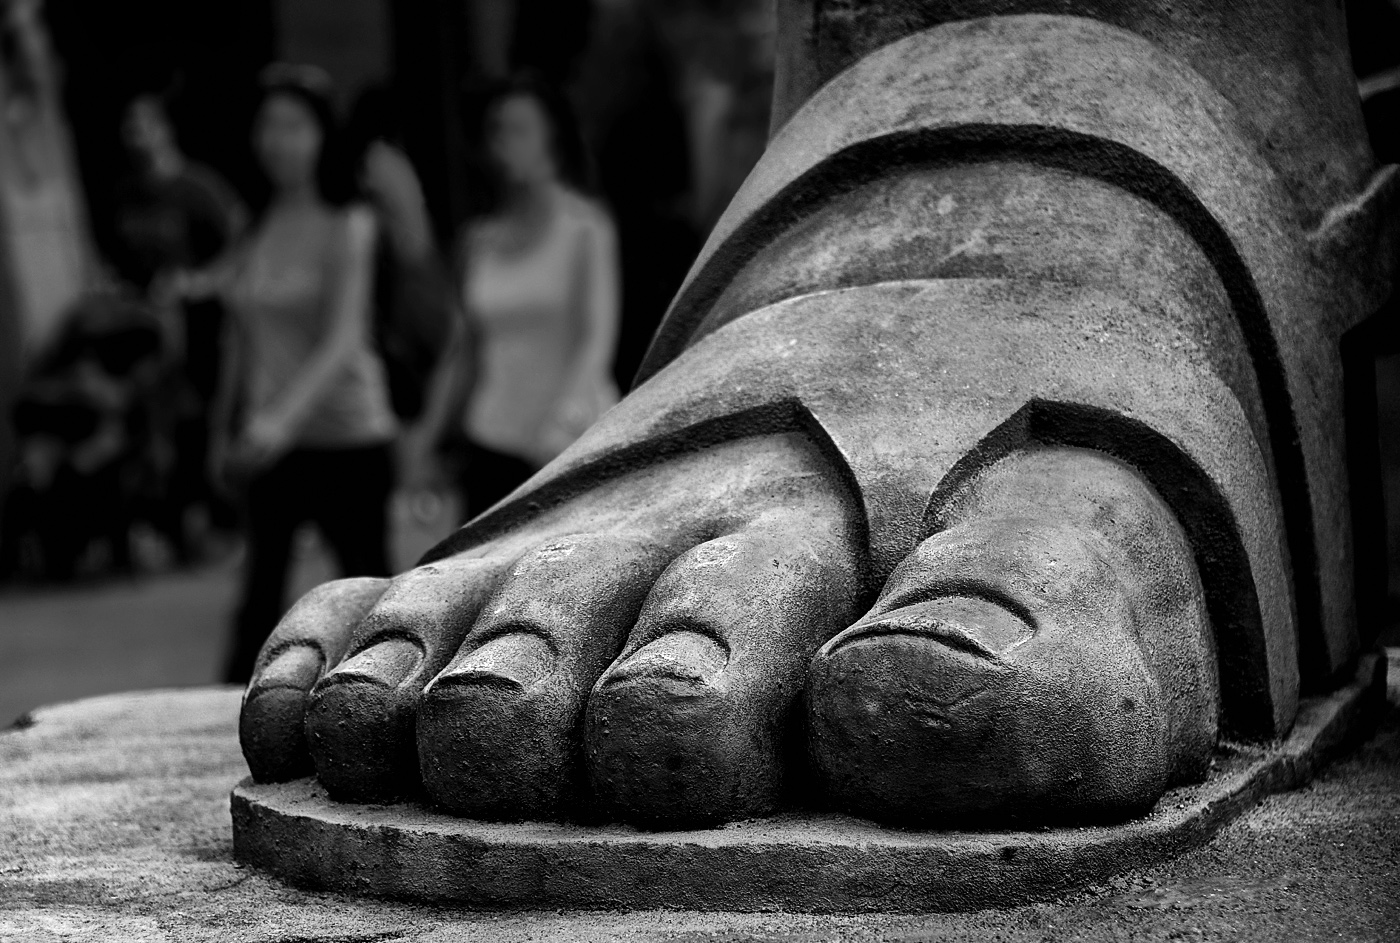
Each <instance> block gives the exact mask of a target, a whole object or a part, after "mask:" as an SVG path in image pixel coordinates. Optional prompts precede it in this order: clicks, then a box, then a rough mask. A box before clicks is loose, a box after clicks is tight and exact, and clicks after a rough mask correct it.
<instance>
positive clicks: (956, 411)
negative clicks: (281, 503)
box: [241, 0, 1397, 829]
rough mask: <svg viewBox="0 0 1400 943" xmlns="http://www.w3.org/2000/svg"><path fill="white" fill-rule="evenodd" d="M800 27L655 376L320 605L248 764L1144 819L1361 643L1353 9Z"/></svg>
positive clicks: (556, 806)
mask: <svg viewBox="0 0 1400 943" xmlns="http://www.w3.org/2000/svg"><path fill="white" fill-rule="evenodd" d="M779 15H780V26H779V51H778V69H779V75H778V82H777V93H776V102H775V128H776V130H775V132H774V134H773V137H772V140H771V143H770V146H769V148H768V151H767V153H766V154H765V156H764V158H763V160H762V161H761V162H760V164H759V165H758V167H757V168H756V169H755V171H754V172H753V174H752V175H751V177H750V178H749V180H748V181H747V182H746V184H745V185H744V187H743V189H742V190H741V192H740V193H739V194H738V196H737V197H736V198H735V200H734V202H733V204H732V205H731V206H730V208H729V210H728V212H727V213H726V214H725V216H724V217H723V218H722V219H721V221H720V222H719V224H718V226H717V227H716V229H715V231H714V233H713V235H712V236H711V238H710V240H709V242H708V244H707V245H706V247H705V249H704V250H703V252H702V254H701V256H700V258H699V260H698V261H697V262H696V263H695V265H694V267H693V269H692V271H691V273H690V276H689V278H688V280H687V282H686V284H685V285H684V287H683V288H682V290H681V292H680V293H679V295H678V297H677V298H676V300H675V302H674V304H673V305H672V307H671V309H670V311H669V313H668V315H667V318H666V320H665V322H664V323H663V325H662V327H661V329H660V331H659V333H658V335H657V337H656V339H655V341H654V343H653V346H652V349H651V353H650V355H649V358H648V361H647V363H646V364H645V365H644V366H643V369H642V373H641V375H640V377H639V383H638V385H637V387H636V388H635V389H634V391H633V392H632V394H631V395H630V396H629V397H627V398H626V399H625V400H624V401H623V402H622V404H621V405H619V406H618V407H617V408H615V409H614V410H613V411H612V412H611V413H609V414H608V415H607V416H606V417H604V419H603V420H602V421H601V422H600V423H599V424H598V425H597V426H596V427H594V429H593V430H592V431H591V432H589V433H588V434H587V435H586V436H585V437H584V438H583V439H582V440H581V441H580V442H578V443H577V444H576V445H575V446H574V447H573V448H572V449H571V450H570V451H568V452H567V453H565V454H564V455H563V456H562V457H561V458H560V459H559V460H558V461H556V462H555V463H553V464H552V465H550V466H549V467H547V468H546V469H545V470H544V471H543V472H541V473H540V474H539V475H538V476H536V478H535V479H533V480H532V481H531V482H529V483H528V484H527V485H525V486H524V487H523V488H521V489H520V490H519V491H518V492H517V493H516V494H514V495H513V496H511V497H510V498H508V499H507V500H506V501H504V502H503V503H502V504H500V505H498V506H497V507H495V508H493V509H492V510H490V511H489V512H487V513H486V514H485V515H483V516H482V517H480V518H478V519H477V520H475V521H473V522H472V523H470V524H469V525H468V526H466V527H465V528H463V529H462V530H461V531H460V532H459V533H457V534H456V535H455V536H453V537H452V538H450V539H449V540H447V541H446V542H444V543H443V544H442V545H440V546H439V547H438V548H436V549H435V550H434V551H432V552H431V553H430V554H429V555H428V557H427V559H426V560H425V561H424V562H423V563H422V564H421V565H420V566H418V567H417V568H416V569H414V570H411V571H409V572H408V573H405V574H403V575H402V576H399V577H398V578H396V579H394V580H392V581H379V580H364V579H361V580H344V581H339V582H334V583H329V584H326V585H324V586H322V587H320V588H318V589H316V590H314V591H313V592H311V593H310V594H309V595H307V596H306V597H305V598H303V599H302V600H301V601H300V602H299V603H297V605H296V606H295V607H294V608H293V610H292V611H291V612H290V613H289V614H288V615H287V617H286V618H285V619H284V621H283V622H282V624H281V625H280V626H279V627H278V629H277V630H276V632H275V633H274V635H273V636H272V638H271V640H270V641H269V642H268V644H267V646H266V647H265V648H264V650H263V652H262V655H261V658H260V661H259V665H258V670H257V674H256V676H255V679H254V681H253V683H252V685H251V686H250V687H249V689H248V691H247V694H246V696H245V700H244V704H243V713H242V720H241V734H242V743H243V749H244V752H245V755H246V756H247V759H248V763H249V766H250V767H251V769H252V773H253V776H254V778H255V779H256V780H258V781H261V782H272V781H281V780H286V779H290V778H294V777H300V776H305V775H311V774H313V773H314V775H316V776H317V777H318V778H319V780H320V782H321V783H322V784H323V785H324V786H325V788H326V790H328V792H329V793H330V795H331V796H332V797H333V798H336V799H339V800H342V801H345V802H382V801H388V800H393V799H398V798H405V797H419V798H422V799H423V800H425V801H426V802H427V803H429V804H430V805H432V806H434V807H437V808H439V809H443V810H447V811H450V812H453V813H456V814H460V815H463V816H470V817H474V818H483V819H489V820H499V821H509V820H520V819H572V820H577V821H584V822H587V821H600V820H611V821H623V822H628V823H634V824H636V825H639V826H642V827H646V828H662V829H665V828H677V827H690V826H699V825H710V824H719V823H723V822H726V821H731V820H736V819H741V818H749V817H754V816H762V815H765V814H768V813H771V812H774V811H775V810H779V809H783V808H792V807H830V808H836V809H840V810H845V811H849V812H852V813H854V814H856V815H859V816H864V817H868V818H872V819H875V820H877V821H879V822H883V823H887V824H891V825H896V826H904V827H915V828H920V829H940V828H949V827H958V828H969V827H971V828H993V827H998V826H1002V825H1005V824H1007V823H1021V824H1059V823H1068V822H1086V821H1111V820H1121V819H1123V818H1126V817H1129V816H1132V815H1135V814H1138V813H1141V812H1143V811H1145V810H1147V809H1149V808H1150V807H1151V806H1152V804H1153V803H1154V802H1155V801H1156V800H1157V798H1158V797H1159V796H1160V795H1161V794H1162V793H1163V791H1164V790H1165V789H1167V788H1168V787H1169V786H1171V785H1173V784H1176V783H1181V782H1186V781H1190V780H1192V779H1199V778H1200V777H1202V776H1203V775H1204V774H1205V772H1206V769H1207V766H1208V763H1209V761H1210V756H1211V751H1212V748H1213V747H1214V745H1215V744H1216V742H1217V738H1218V737H1220V736H1222V735H1228V736H1229V737H1231V738H1235V739H1241V740H1255V741H1266V740H1269V739H1271V738H1276V737H1279V736H1281V735H1283V734H1284V733H1285V732H1286V731H1287V730H1288V729H1289V727H1290V725H1291V724H1292V722H1293V719H1294V716H1295V713H1296V710H1297V704H1298V697H1299V690H1300V686H1303V687H1307V688H1311V689H1316V690H1325V689H1326V688H1327V686H1328V685H1330V684H1333V683H1335V680H1336V679H1337V678H1339V677H1340V676H1341V672H1343V671H1344V670H1345V669H1346V668H1347V667H1348V666H1349V665H1350V664H1352V663H1354V661H1355V659H1356V657H1357V655H1358V653H1359V652H1360V651H1361V650H1362V648H1363V645H1364V644H1365V642H1366V639H1365V637H1364V634H1363V632H1362V631H1361V630H1360V629H1359V628H1358V620H1357V615H1356V605H1355V602H1354V600H1355V598H1356V588H1355V586H1354V571H1355V564H1354V558H1353V534H1352V530H1353V527H1352V519H1351V516H1350V511H1349V508H1350V504H1349V484H1348V476H1347V466H1346V459H1347V448H1348V438H1347V437H1348V430H1347V428H1346V422H1345V419H1344V417H1345V415H1346V409H1345V406H1346V403H1345V389H1346V384H1345V383H1344V376H1343V368H1344V363H1343V356H1342V344H1343V340H1344V338H1345V337H1346V336H1347V334H1348V332H1349V331H1351V330H1352V329H1354V328H1355V327H1356V326H1357V325H1358V324H1361V323H1362V322H1363V321H1364V320H1365V319H1366V318H1367V317H1368V316H1370V315H1372V314H1373V313H1375V312H1377V311H1378V310H1380V309H1381V308H1382V306H1383V304H1384V303H1385V302H1386V300H1387V298H1388V296H1389V293H1390V290H1391V284H1392V277H1393V274H1394V273H1393V269H1394V263H1395V261H1396V259H1397V251H1396V250H1397V242H1396V241H1395V229H1394V220H1395V213H1394V205H1395V194H1396V192H1397V187H1396V177H1395V175H1394V174H1393V173H1391V170H1392V169H1393V168H1386V169H1384V170H1377V169H1376V168H1375V167H1374V166H1373V161H1372V159H1371V157H1370V154H1369V151H1368V148H1367V145H1366V138H1365V135H1364V132H1363V129H1362V126H1361V119H1360V113H1359V110H1358V105H1357V101H1356V93H1355V85H1354V82H1353V80H1352V76H1351V73H1350V67H1349V63H1348V59H1347V53H1346V33H1345V27H1344V23H1343V20H1342V13H1341V5H1340V4H1337V3H1333V2H1331V0H1308V2H1295V0H1253V2H1241V3H1232V4H1220V3H1218V2H1216V0H1173V2H1170V3H1168V2H1166V0H780V3H779ZM1350 434H1351V435H1352V437H1353V446H1354V445H1355V437H1356V435H1357V433H1356V432H1355V430H1353V431H1352V432H1351V433H1350ZM862 613H864V614H862Z"/></svg>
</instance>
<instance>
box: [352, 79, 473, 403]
mask: <svg viewBox="0 0 1400 943" xmlns="http://www.w3.org/2000/svg"><path fill="white" fill-rule="evenodd" d="M346 130H347V133H346V138H347V140H348V148H347V150H348V152H349V155H350V157H351V166H352V167H354V168H356V170H357V182H358V186H359V194H360V196H361V198H363V200H364V201H365V203H366V204H367V205H368V206H369V207H370V208H371V209H372V210H374V214H375V217H376V220H377V222H378V231H379V239H378V240H377V242H376V251H375V263H374V336H375V342H376V345H377V347H378V350H379V353H380V356H381V358H382V359H383V361H384V366H385V369H386V370H387V373H388V381H389V399H390V402H391V403H392V404H393V407H394V412H395V413H396V414H397V415H398V417H399V418H400V419H401V420H403V421H405V422H412V421H413V420H415V419H417V418H418V417H419V416H420V415H421V414H422V412H423V405H424V399H425V395H426V387H427V381H428V378H429V377H430V376H431V375H432V372H433V368H434V367H435V366H436V365H437V362H438V360H439V358H440V357H441V355H442V351H443V349H444V347H446V345H447V343H448V341H449V339H450V337H451V331H452V321H453V317H454V312H455V307H454V305H453V301H452V286H451V282H450V279H449V278H448V276H447V271H446V266H444V265H443V262H442V256H441V255H440V253H439V252H438V248H437V244H436V241H435V240H434V238H433V230H432V223H431V221H430V220H429V217H428V208H427V204H426V202H425V200H424V198H423V187H422V184H421V182H420V181H419V178H418V173H417V171H416V170H415V169H414V167H413V163H412V161H411V160H409V157H408V155H407V153H406V152H405V150H404V146H403V143H402V128H401V127H400V125H399V121H398V116H397V113H396V111H395V109H394V108H393V102H392V100H391V98H390V95H389V92H388V89H386V88H384V87H382V86H375V87H371V88H369V89H366V90H365V91H364V92H362V93H361V94H360V96H359V97H358V98H357V99H356V101H355V105H354V107H352V108H351V110H350V119H349V121H348V122H347V129H346Z"/></svg>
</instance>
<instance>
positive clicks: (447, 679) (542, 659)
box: [433, 632, 555, 690]
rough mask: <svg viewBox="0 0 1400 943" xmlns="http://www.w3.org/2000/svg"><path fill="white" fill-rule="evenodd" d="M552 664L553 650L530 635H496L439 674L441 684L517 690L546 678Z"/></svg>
mask: <svg viewBox="0 0 1400 943" xmlns="http://www.w3.org/2000/svg"><path fill="white" fill-rule="evenodd" d="M554 665H555V657H554V649H553V647H552V646H551V645H550V644H549V642H548V641H546V640H545V639H543V638H541V637H540V636H539V635H536V634H535V633H533V632H511V633H510V634H508V635H498V636H496V637H495V638H493V639H488V640H487V641H486V642H484V643H483V644H481V645H480V646H478V647H477V648H476V649H475V650H473V651H471V652H469V653H467V654H466V655H465V656H464V657H462V658H460V659H459V660H458V661H457V662H456V663H455V664H453V665H452V666H451V667H449V668H448V669H447V670H446V671H445V672H443V673H442V675H440V676H439V677H438V679H437V681H435V682H434V684H433V686H434V687H437V686H438V685H441V684H487V685H490V684H500V683H502V682H504V683H505V684H506V685H508V686H510V687H516V688H519V689H521V690H524V689H525V688H528V687H530V685H532V684H534V683H536V682H537V681H539V680H541V679H542V678H545V677H547V676H548V675H549V674H550V673H551V672H552V671H553V670H554Z"/></svg>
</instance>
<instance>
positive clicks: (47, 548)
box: [0, 64, 659, 681]
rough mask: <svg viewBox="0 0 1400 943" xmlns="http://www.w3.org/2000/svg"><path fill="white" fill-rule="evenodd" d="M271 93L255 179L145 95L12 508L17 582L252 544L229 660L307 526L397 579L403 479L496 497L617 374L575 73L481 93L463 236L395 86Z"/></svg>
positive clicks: (27, 427)
mask: <svg viewBox="0 0 1400 943" xmlns="http://www.w3.org/2000/svg"><path fill="white" fill-rule="evenodd" d="M259 94H260V97H259V101H258V105H257V108H256V113H255V117H254V119H253V124H252V127H251V128H250V129H249V138H250V140H251V143H252V148H253V153H254V155H255V158H256V163H257V167H258V169H259V171H260V173H261V177H262V182H263V184H264V186H263V187H262V188H261V189H260V190H259V192H258V196H257V198H256V199H250V198H246V197H245V196H241V195H240V194H239V193H237V192H235V190H234V188H233V187H231V186H230V185H229V184H228V183H227V182H226V181H225V180H224V179H222V178H221V177H220V176H219V175H218V174H217V173H216V172H214V171H213V170H212V169H210V168H209V167H207V166H204V165H202V164H200V163H198V162H196V161H194V160H191V159H190V158H188V157H187V156H186V155H185V154H184V153H183V152H182V150H181V147H180V142H179V140H178V136H177V134H176V132H175V129H174V125H173V123H172V121H171V118H170V115H169V113H168V112H169V109H168V108H167V104H166V102H165V101H164V100H163V98H162V97H161V96H160V95H158V94H141V95H137V96H136V97H134V98H133V99H132V100H131V101H130V102H129V103H128V104H127V106H126V108H125V112H124V116H123V119H122V122H121V130H120V133H121V139H122V142H123V145H124V148H125V151H126V153H127V155H128V157H129V165H130V172H129V174H128V175H127V176H126V177H125V178H124V179H123V180H122V181H121V183H120V184H119V186H118V187H117V189H116V191H115V192H116V199H115V220H114V225H113V227H112V232H113V233H114V234H115V238H114V239H113V240H112V247H113V248H112V249H110V250H109V251H108V253H107V255H108V258H107V259H106V262H107V276H106V277H105V278H104V279H103V281H102V284H100V285H99V286H98V287H97V288H96V289H95V290H93V291H90V292H88V293H87V294H86V295H85V296H84V298H83V300H82V301H81V303H80V304H78V305H77V306H75V307H74V308H73V310H71V311H70V312H69V314H68V315H67V317H66V318H65V319H64V323H63V326H62V328H61V330H60V331H59V332H58V335H57V337H56V339H55V341H54V342H53V343H51V344H50V345H48V347H47V348H46V349H45V350H44V351H43V353H42V355H41V356H39V357H38V358H36V359H35V360H34V361H32V363H31V366H30V369H29V371H28V375H27V378H26V380H25V381H24V385H23V388H22V390H21V392H20V395H19V397H18V400H17V403H16V405H15V408H14V413H13V416H14V423H15V428H16V432H17V435H18V438H19V443H18V448H17V454H18V461H17V467H16V470H15V474H14V475H13V477H12V479H11V487H10V492H9V494H8V495H7V496H6V500H5V501H4V504H3V519H0V578H17V577H18V578H28V579H47V580H63V579H68V578H71V577H73V576H74V575H82V574H91V573H98V572H110V571H113V570H118V571H120V570H130V569H131V568H133V567H139V566H141V565H142V561H140V560H135V559H133V557H134V555H136V556H140V555H141V553H142V552H144V553H146V555H147V556H149V555H150V553H151V552H152V551H151V548H152V547H155V548H157V550H158V555H159V554H163V555H164V556H165V558H166V559H168V560H169V561H170V563H172V564H178V563H186V562H194V561H199V560H201V559H206V558H208V557H210V556H212V555H217V554H219V553H221V552H226V551H227V549H228V548H229V547H231V546H234V545H236V543H237V542H238V540H240V539H241V542H242V545H243V546H244V548H245V560H244V564H243V570H244V578H243V588H242V598H241V603H240V606H239V610H238V612H237V614H236V616H235V630H234V639H233V643H232V645H231V646H230V649H229V655H228V660H227V664H226V668H225V675H226V678H227V680H229V681H241V680H244V679H245V678H246V677H247V676H248V674H249V673H250V672H251V669H252V663H253V659H254V658H255V656H256V654H257V651H258V649H259V647H260V646H261V643H262V641H263V639H264V638H265V637H266V635H267V633H268V632H269V631H270V630H271V628H272V627H273V625H274V624H275V623H276V621H277V620H278V618H279V617H280V615H281V613H282V611H283V609H284V607H285V604H286V600H285V598H284V597H285V595H286V584H287V579H288V571H289V568H290V566H291V561H292V555H293V549H294V544H295V540H296V535H297V533H298V531H299V530H300V529H301V528H303V527H304V526H305V525H307V524H308V523H309V524H312V525H314V526H315V528H316V530H317V531H318V532H319V534H320V536H321V539H322V541H323V542H324V544H325V545H326V546H327V547H328V548H329V550H330V551H331V553H332V554H333V556H334V557H335V561H336V563H337V564H338V565H339V569H340V571H341V573H343V574H344V575H346V576H387V575H389V572H390V567H389V562H388V552H387V542H388V521H389V506H390V500H391V496H392V495H393V494H394V493H395V491H396V490H398V491H400V492H407V493H408V494H410V495H413V496H415V499H414V503H415V504H416V506H420V507H424V508H426V509H427V511H426V512H425V513H432V512H433V509H437V508H442V507H454V508H457V509H460V517H462V518H467V517H471V516H474V515H475V514H477V513H479V512H481V511H483V510H485V509H486V508H488V507H490V506H491V505H492V504H494V503H496V502H497V501H499V500H500V499H501V498H503V497H504V496H506V495H507V494H509V493H510V492H511V491H512V490H514V489H515V488H516V487H517V486H519V485H520V484H522V483H523V482H524V481H525V480H526V479H527V478H529V477H530V476H531V475H532V474H533V473H534V472H535V471H536V470H538V469H539V468H540V467H541V466H542V465H544V464H545V463H546V462H548V461H549V460H551V459H552V458H553V457H554V456H556V455H557V454H559V453H560V452H561V451H562V450H563V449H565V448H567V447H568V445H569V444H570V443H571V442H573V441H574V439H576V438H577V437H578V436H579V435H580V434H581V433H582V432H583V431H584V430H585V429H587V428H588V426H590V425H591V424H592V423H593V422H594V421H596V420H597V419H598V418H599V417H600V416H601V415H602V413H603V412H605V411H606V410H607V409H609V408H610V407H611V406H612V405H613V404H614V403H615V402H616V401H617V399H618V395H619V394H618V387H617V383H616V380H615V376H614V360H615V357H616V353H617V349H618V340H619V330H620V323H621V322H620V308H621V291H622V287H621V286H622V273H621V262H620V254H619V239H618V235H617V232H616V229H615V225H614V221H613V215H612V212H611V211H610V209H609V207H608V206H607V205H606V204H605V202H604V201H603V200H602V199H600V198H599V197H597V196H596V195H595V193H596V191H595V190H594V189H593V187H592V181H591V178H590V170H591V166H592V165H591V161H590V157H589V155H588V154H587V153H586V148H585V146H584V143H583V138H582V135H581V134H580V130H579V125H578V122H577V120H576V118H575V116H574V114H573V112H572V110H571V108H570V104H569V101H568V99H567V98H566V96H565V95H563V94H562V93H561V92H560V91H559V90H558V89H557V88H555V87H553V86H552V85H551V84H550V83H549V82H548V81H546V80H545V79H543V78H541V77H540V76H538V75H534V74H522V75H519V76H516V77H513V78H511V79H510V80H508V81H504V82H500V83H498V85H497V87H495V88H493V89H492V90H491V92H490V94H489V95H487V96H486V98H485V99H484V101H483V102H482V103H481V106H480V107H478V108H476V109H474V110H473V111H472V114H474V115H475V116H476V120H478V121H479V122H480V127H479V128H476V129H473V139H474V140H478V141H480V142H481V145H482V151H483V159H484V160H483V163H484V166H485V167H486V168H487V169H488V170H489V172H488V173H487V174H485V175H484V176H483V178H482V179H483V181H484V184H483V192H482V193H481V194H479V195H478V196H479V200H478V202H479V206H480V209H479V211H478V212H475V213H473V214H472V215H471V216H470V217H469V218H468V221H467V222H466V223H465V224H464V225H462V227H461V229H460V231H459V233H458V234H457V237H456V239H455V241H454V242H453V244H450V245H439V240H437V239H436V238H435V237H434V231H433V227H432V224H431V222H430V219H429V214H428V211H427V207H426V205H425V200H424V196H423V188H422V186H421V185H420V181H419V178H418V175H417V174H416V173H415V168H414V165H413V163H412V161H411V160H410V159H409V158H408V157H407V156H406V152H405V149H404V148H403V146H402V143H401V141H400V140H399V138H398V129H397V128H396V127H395V122H394V120H393V114H392V109H391V108H388V107H387V106H386V102H385V97H384V94H383V92H382V91H381V90H376V89H371V90H369V91H367V92H365V93H363V94H362V95H361V96H360V97H359V99H358V100H357V101H356V102H355V103H354V106H353V107H352V108H351V109H349V114H348V116H347V120H344V121H342V120H341V118H340V115H339V114H338V113H337V110H336V107H335V100H336V99H335V92H334V89H333V88H332V87H331V81H330V78H329V76H328V75H327V74H326V73H324V72H323V71H321V70H320V69H318V68H316V67H314V66H305V65H287V64H277V65H273V66H269V67H268V68H267V69H265V70H264V72H263V73H262V75H261V80H260V93H259ZM658 313H659V312H658ZM448 498H450V499H451V500H446V499H448Z"/></svg>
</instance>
